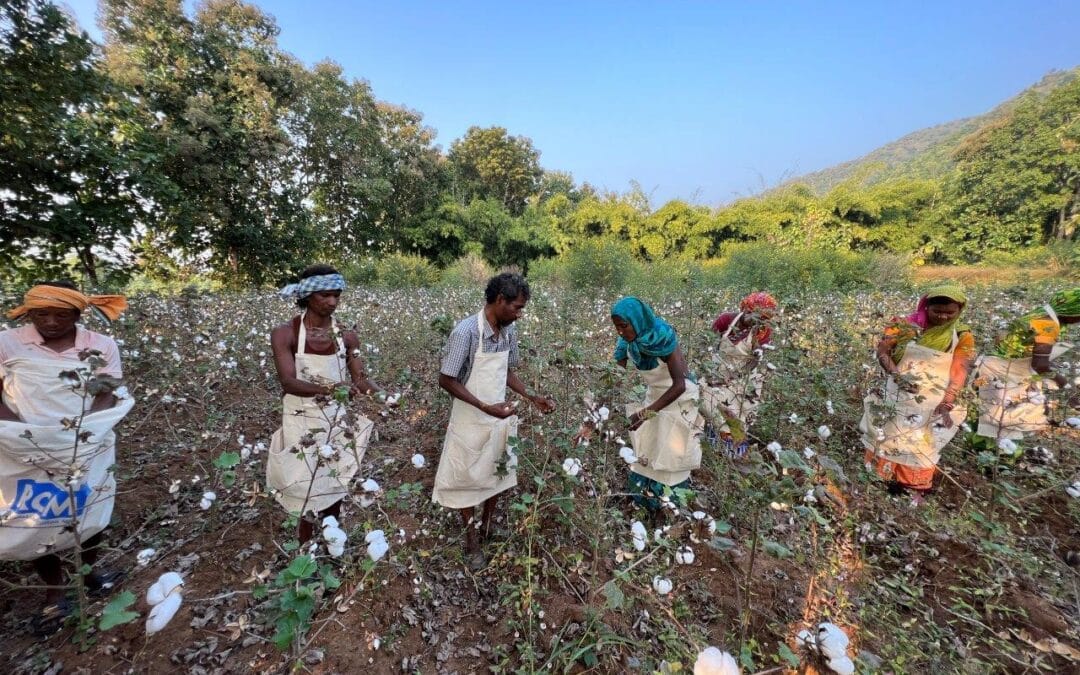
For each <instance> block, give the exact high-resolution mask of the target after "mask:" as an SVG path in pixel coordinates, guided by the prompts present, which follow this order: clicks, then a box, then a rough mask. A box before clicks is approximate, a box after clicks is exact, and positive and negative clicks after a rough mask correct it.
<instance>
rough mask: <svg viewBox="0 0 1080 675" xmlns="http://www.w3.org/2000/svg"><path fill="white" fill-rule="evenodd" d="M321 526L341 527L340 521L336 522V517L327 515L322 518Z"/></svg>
mask: <svg viewBox="0 0 1080 675" xmlns="http://www.w3.org/2000/svg"><path fill="white" fill-rule="evenodd" d="M322 526H323V527H341V523H339V522H338V519H337V518H335V517H333V516H327V517H325V518H323V519H322Z"/></svg>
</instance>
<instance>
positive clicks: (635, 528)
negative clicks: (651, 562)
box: [630, 520, 649, 551]
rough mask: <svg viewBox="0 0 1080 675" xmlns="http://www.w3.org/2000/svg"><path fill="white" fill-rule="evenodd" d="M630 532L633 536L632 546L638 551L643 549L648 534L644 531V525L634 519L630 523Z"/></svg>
mask: <svg viewBox="0 0 1080 675" xmlns="http://www.w3.org/2000/svg"><path fill="white" fill-rule="evenodd" d="M630 534H631V535H633V537H634V548H635V549H637V550H639V551H644V550H645V541H646V539H647V538H648V536H649V535H648V533H647V532H646V531H645V526H644V525H642V524H641V521H640V520H635V521H634V522H633V523H632V524H631V525H630Z"/></svg>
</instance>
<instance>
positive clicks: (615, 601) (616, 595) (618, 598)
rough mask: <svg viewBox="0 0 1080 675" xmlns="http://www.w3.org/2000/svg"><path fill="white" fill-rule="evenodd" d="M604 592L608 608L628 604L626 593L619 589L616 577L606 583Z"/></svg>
mask: <svg viewBox="0 0 1080 675" xmlns="http://www.w3.org/2000/svg"><path fill="white" fill-rule="evenodd" d="M603 592H604V598H605V599H606V600H607V607H608V609H622V607H623V606H624V605H625V604H626V595H624V594H623V592H622V590H621V589H619V585H618V584H617V583H615V580H614V579H612V580H611V581H609V582H607V583H606V584H604V588H603Z"/></svg>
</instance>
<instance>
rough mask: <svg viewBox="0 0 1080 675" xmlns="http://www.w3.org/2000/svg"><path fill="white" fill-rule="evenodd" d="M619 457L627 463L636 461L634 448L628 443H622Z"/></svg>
mask: <svg viewBox="0 0 1080 675" xmlns="http://www.w3.org/2000/svg"><path fill="white" fill-rule="evenodd" d="M619 457H622V460H623V461H624V462H626V463H627V464H634V463H636V462H637V455H635V454H634V449H633V448H631V447H630V446H629V445H624V446H622V448H620V449H619Z"/></svg>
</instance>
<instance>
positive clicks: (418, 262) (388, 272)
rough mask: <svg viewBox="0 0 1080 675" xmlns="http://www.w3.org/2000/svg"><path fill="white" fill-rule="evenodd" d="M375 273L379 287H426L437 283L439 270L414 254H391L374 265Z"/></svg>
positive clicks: (428, 261)
mask: <svg viewBox="0 0 1080 675" xmlns="http://www.w3.org/2000/svg"><path fill="white" fill-rule="evenodd" d="M375 271H376V277H377V279H378V283H379V285H380V286H386V287H387V288H415V287H428V286H434V285H435V284H437V283H439V268H438V267H436V266H435V265H434V263H432V262H431V261H430V260H428V259H427V258H424V257H423V256H419V255H415V254H406V253H391V254H390V255H388V256H386V257H383V258H380V259H379V260H378V261H377V262H376V263H375Z"/></svg>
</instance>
